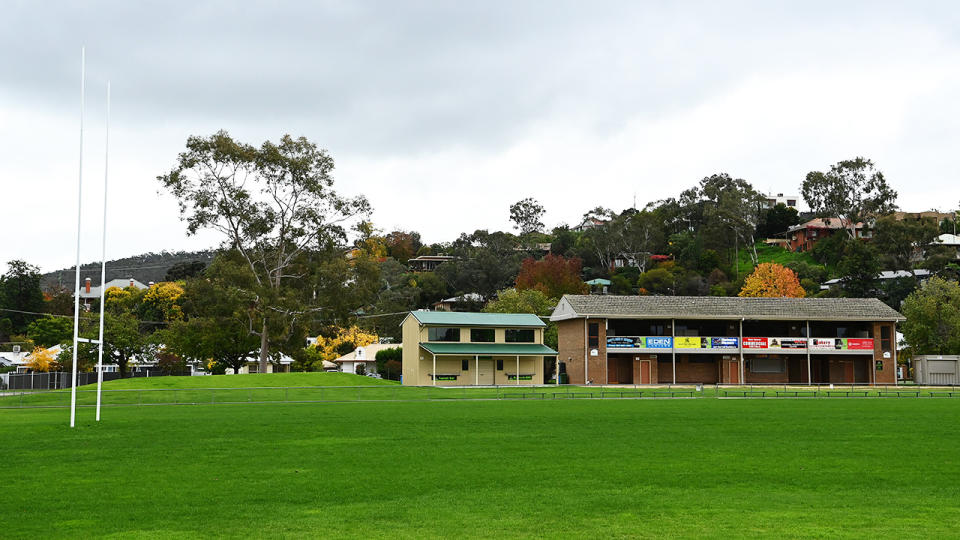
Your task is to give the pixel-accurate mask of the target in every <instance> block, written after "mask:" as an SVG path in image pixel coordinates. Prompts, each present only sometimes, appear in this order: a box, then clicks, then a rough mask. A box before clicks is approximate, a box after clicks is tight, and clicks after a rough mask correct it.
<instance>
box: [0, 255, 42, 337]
mask: <svg viewBox="0 0 960 540" xmlns="http://www.w3.org/2000/svg"><path fill="white" fill-rule="evenodd" d="M40 278H41V276H40V269H39V268H37V267H36V266H33V265H31V264H28V263H27V262H25V261H21V260H13V261H10V262H8V263H7V273H6V274H4V275H2V276H0V308H2V309H3V311H0V317H2V318H5V319H9V320H10V324H11V330H10V332H11V333H13V334H22V333H24V332H26V331H27V326H28V325H29V324H30V323H31V322H32V321H34V320H36V319H37V317H39V315H35V314H34V313H40V312H42V311H43V308H44V305H43V292H42V291H41V290H40Z"/></svg>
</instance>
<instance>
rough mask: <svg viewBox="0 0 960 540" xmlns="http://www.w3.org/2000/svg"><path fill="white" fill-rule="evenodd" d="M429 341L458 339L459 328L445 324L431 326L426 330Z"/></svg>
mask: <svg viewBox="0 0 960 540" xmlns="http://www.w3.org/2000/svg"><path fill="white" fill-rule="evenodd" d="M427 339H429V340H430V341H460V329H459V328H451V327H445V326H436V327H431V328H429V329H428V330H427Z"/></svg>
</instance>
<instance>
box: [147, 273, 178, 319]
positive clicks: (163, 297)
mask: <svg viewBox="0 0 960 540" xmlns="http://www.w3.org/2000/svg"><path fill="white" fill-rule="evenodd" d="M181 296H183V287H181V286H180V285H178V284H176V283H174V282H172V281H163V282H160V283H156V284H154V285H152V286H151V287H150V288H149V289H147V292H146V293H144V295H143V306H144V308H145V309H144V313H145V314H148V315H149V314H153V316H158V315H159V316H160V317H163V320H164V321H167V322H170V321H182V320H183V308H181V307H180V303H179V300H180V297H181Z"/></svg>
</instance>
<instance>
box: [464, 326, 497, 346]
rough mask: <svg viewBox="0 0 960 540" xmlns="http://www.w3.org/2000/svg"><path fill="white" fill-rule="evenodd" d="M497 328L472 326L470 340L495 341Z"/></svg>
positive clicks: (478, 341) (475, 341)
mask: <svg viewBox="0 0 960 540" xmlns="http://www.w3.org/2000/svg"><path fill="white" fill-rule="evenodd" d="M495 333H496V330H494V329H493V328H471V329H470V341H472V342H474V343H493V341H494V335H495Z"/></svg>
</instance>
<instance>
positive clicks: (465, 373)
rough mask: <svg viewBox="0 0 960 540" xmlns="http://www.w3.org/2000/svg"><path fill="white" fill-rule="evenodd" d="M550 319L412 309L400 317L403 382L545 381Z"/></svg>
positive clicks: (484, 383) (477, 383)
mask: <svg viewBox="0 0 960 540" xmlns="http://www.w3.org/2000/svg"><path fill="white" fill-rule="evenodd" d="M546 326H547V325H546V324H545V323H544V322H543V321H542V320H540V317H537V316H536V315H532V314H525V313H462V312H450V311H411V312H410V313H409V314H408V315H407V316H406V317H405V318H404V319H403V323H401V328H402V334H403V384H405V385H412V386H430V385H433V386H487V385H502V384H516V385H533V384H543V382H544V373H545V372H546V370H545V368H544V357H552V356H553V355H556V354H557V352H556V351H554V350H553V349H551V348H550V347H547V346H546V345H544V344H543V331H544V329H545V328H546Z"/></svg>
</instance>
